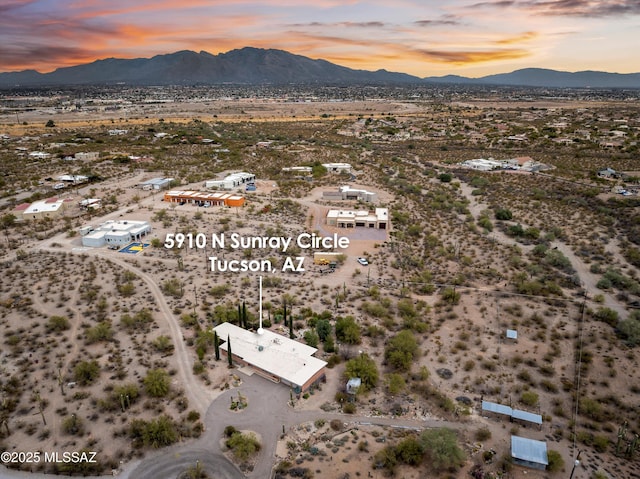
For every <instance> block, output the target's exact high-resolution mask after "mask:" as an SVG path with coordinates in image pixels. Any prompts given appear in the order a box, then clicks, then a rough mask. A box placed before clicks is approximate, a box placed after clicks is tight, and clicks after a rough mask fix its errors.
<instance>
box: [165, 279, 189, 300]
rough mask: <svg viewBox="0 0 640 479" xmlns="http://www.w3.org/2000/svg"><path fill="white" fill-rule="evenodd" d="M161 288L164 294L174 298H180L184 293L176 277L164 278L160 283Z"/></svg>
mask: <svg viewBox="0 0 640 479" xmlns="http://www.w3.org/2000/svg"><path fill="white" fill-rule="evenodd" d="M161 289H162V292H163V293H164V294H166V295H167V296H173V297H174V298H181V297H182V295H183V294H184V290H183V287H182V283H181V282H180V280H179V279H177V278H171V279H167V280H165V281H164V282H163V283H162V285H161Z"/></svg>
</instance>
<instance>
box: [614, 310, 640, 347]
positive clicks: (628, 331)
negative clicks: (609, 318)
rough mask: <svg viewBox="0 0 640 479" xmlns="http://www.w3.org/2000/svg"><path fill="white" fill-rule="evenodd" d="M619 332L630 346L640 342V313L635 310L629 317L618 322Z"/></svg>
mask: <svg viewBox="0 0 640 479" xmlns="http://www.w3.org/2000/svg"><path fill="white" fill-rule="evenodd" d="M618 332H619V334H620V336H622V338H623V339H624V340H625V342H626V343H627V344H628V345H629V346H632V347H633V346H637V345H638V343H640V314H638V312H637V311H634V312H633V313H631V314H630V315H629V317H628V318H627V319H623V320H622V321H620V322H619V323H618Z"/></svg>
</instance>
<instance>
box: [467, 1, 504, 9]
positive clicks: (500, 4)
mask: <svg viewBox="0 0 640 479" xmlns="http://www.w3.org/2000/svg"><path fill="white" fill-rule="evenodd" d="M514 3H516V2H515V1H513V0H497V1H495V2H478V3H474V4H472V5H469V8H485V7H494V8H506V7H510V6H512V5H513V4H514Z"/></svg>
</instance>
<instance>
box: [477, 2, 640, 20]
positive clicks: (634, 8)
mask: <svg viewBox="0 0 640 479" xmlns="http://www.w3.org/2000/svg"><path fill="white" fill-rule="evenodd" d="M509 7H519V8H521V9H524V10H526V11H528V12H529V13H532V14H538V15H557V16H574V17H593V18H598V17H614V16H624V15H640V1H638V0H602V1H601V0H520V1H516V0H495V1H491V0H489V1H486V2H478V3H474V4H472V5H469V7H468V8H471V9H476V8H509Z"/></svg>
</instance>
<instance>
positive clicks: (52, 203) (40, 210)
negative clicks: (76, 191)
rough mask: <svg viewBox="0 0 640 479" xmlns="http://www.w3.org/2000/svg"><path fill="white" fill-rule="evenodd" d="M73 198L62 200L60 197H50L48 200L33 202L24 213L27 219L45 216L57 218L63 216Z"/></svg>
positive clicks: (23, 215) (37, 218)
mask: <svg viewBox="0 0 640 479" xmlns="http://www.w3.org/2000/svg"><path fill="white" fill-rule="evenodd" d="M70 201H73V200H72V199H71V198H66V199H64V200H60V199H58V198H49V199H46V200H41V201H36V202H34V203H31V204H30V205H29V206H28V207H27V208H26V209H25V210H24V211H23V213H22V218H23V219H25V220H39V219H43V218H57V217H59V216H62V213H63V212H64V211H65V209H66V207H67V205H68V204H69V202H70Z"/></svg>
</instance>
